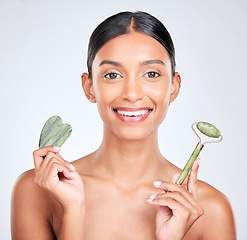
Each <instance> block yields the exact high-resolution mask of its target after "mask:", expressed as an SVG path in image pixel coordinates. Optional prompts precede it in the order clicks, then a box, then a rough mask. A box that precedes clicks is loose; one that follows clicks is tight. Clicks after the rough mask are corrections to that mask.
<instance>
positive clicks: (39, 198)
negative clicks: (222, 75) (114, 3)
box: [12, 12, 235, 240]
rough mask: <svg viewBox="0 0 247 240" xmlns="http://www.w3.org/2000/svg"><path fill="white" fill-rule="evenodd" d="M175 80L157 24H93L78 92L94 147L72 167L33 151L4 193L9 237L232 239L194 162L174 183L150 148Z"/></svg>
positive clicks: (229, 221) (224, 204) (165, 36)
mask: <svg viewBox="0 0 247 240" xmlns="http://www.w3.org/2000/svg"><path fill="white" fill-rule="evenodd" d="M180 82H181V79H180V74H179V73H178V72H175V51H174V47H173V43H172V40H171V37H170V35H169V33H168V32H167V30H166V28H165V27H164V26H163V24H162V23H161V22H160V21H159V20H157V19H156V18H154V17H153V16H151V15H149V14H147V13H143V12H137V13H131V12H123V13H119V14H117V15H114V16H112V17H110V18H108V19H106V20H105V21H104V22H103V23H101V24H100V25H99V26H98V27H97V28H96V30H95V31H94V32H93V34H92V36H91V38H90V43H89V50H88V73H83V75H82V86H83V89H84V92H85V95H86V97H87V98H88V99H89V101H91V102H92V103H96V104H97V107H98V111H99V114H100V116H101V118H102V121H103V123H104V125H103V127H104V136H103V140H102V143H101V145H100V147H99V148H98V149H97V150H96V151H95V152H93V153H91V154H90V155H88V156H85V157H82V158H80V159H78V160H76V161H74V162H72V164H73V165H72V164H70V163H68V162H67V161H65V160H64V159H63V158H62V156H61V155H60V153H59V150H60V149H59V148H58V147H56V146H50V147H44V148H41V149H39V150H36V151H34V154H33V156H34V164H35V169H33V170H30V171H28V172H25V173H24V174H23V175H21V176H20V178H19V179H18V181H17V183H16V186H15V188H14V190H13V197H12V237H13V239H14V240H15V239H38V240H39V239H46V240H47V239H74V240H76V239H80V240H82V239H90V240H93V239H107V240H109V239H120V240H121V239H129V240H131V239H135V240H138V239H142V240H144V239H146V240H151V239H152V240H153V239H158V240H165V239H166V240H167V239H168V240H181V239H185V240H187V239H188V240H199V239H208V240H209V239H210V240H211V239H217V240H221V239H222V240H223V239H224V240H232V239H235V227H234V220H233V214H232V210H231V206H230V205H229V203H228V201H227V199H226V198H225V197H224V196H223V194H221V193H220V192H219V191H218V190H216V189H215V188H213V187H211V186H209V185H208V184H206V183H204V182H201V181H198V180H197V171H198V168H199V161H198V160H197V161H195V163H194V165H193V167H192V170H191V173H190V175H189V177H188V179H186V180H185V181H184V183H183V185H182V186H180V185H177V184H175V182H176V180H177V178H178V175H179V173H180V172H181V170H180V169H179V168H177V167H176V166H174V165H173V164H172V163H170V162H169V161H168V160H167V159H165V158H164V157H163V156H162V154H161V153H160V151H159V146H158V127H159V125H160V123H161V122H162V121H163V120H164V118H165V116H166V113H167V111H168V108H169V104H170V103H171V102H173V101H174V100H175V99H176V97H177V95H178V93H179V89H180ZM33 179H34V181H33Z"/></svg>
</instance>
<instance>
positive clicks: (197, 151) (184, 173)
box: [176, 142, 204, 185]
mask: <svg viewBox="0 0 247 240" xmlns="http://www.w3.org/2000/svg"><path fill="white" fill-rule="evenodd" d="M203 146H204V145H203V144H202V143H200V142H199V143H198V144H197V145H196V147H195V149H194V151H193V153H192V154H191V156H190V158H189V160H188V161H187V163H186V165H185V166H184V169H183V171H182V172H181V174H180V176H179V178H178V180H177V181H176V184H179V185H182V183H183V182H184V180H185V178H186V177H187V175H188V174H189V172H190V169H191V168H192V166H193V163H194V162H195V160H196V158H197V157H198V155H199V154H200V152H201V150H202V148H203Z"/></svg>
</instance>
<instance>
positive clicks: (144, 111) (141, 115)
mask: <svg viewBox="0 0 247 240" xmlns="http://www.w3.org/2000/svg"><path fill="white" fill-rule="evenodd" d="M114 112H115V113H116V115H117V117H118V118H119V119H120V120H121V121H123V122H126V123H139V122H142V121H144V120H145V119H146V118H147V117H148V116H149V114H150V113H151V112H152V109H150V108H123V107H121V108H116V109H114Z"/></svg>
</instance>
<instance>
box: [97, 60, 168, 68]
mask: <svg viewBox="0 0 247 240" xmlns="http://www.w3.org/2000/svg"><path fill="white" fill-rule="evenodd" d="M104 64H110V65H114V66H117V67H122V64H121V63H119V62H116V61H112V60H103V61H102V62H100V64H99V66H102V65H104ZM149 64H160V65H163V66H165V63H164V62H163V61H162V60H159V59H153V60H145V61H143V62H141V64H140V65H141V66H142V65H149Z"/></svg>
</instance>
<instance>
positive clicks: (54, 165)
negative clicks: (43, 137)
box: [11, 147, 84, 240]
mask: <svg viewBox="0 0 247 240" xmlns="http://www.w3.org/2000/svg"><path fill="white" fill-rule="evenodd" d="M58 151H59V150H57V149H56V148H53V147H45V148H43V149H39V150H37V151H35V152H34V164H35V171H32V172H31V173H30V172H29V173H25V174H24V175H22V176H21V177H20V178H19V180H18V181H17V183H16V185H15V187H14V189H13V196H12V220H11V221H12V237H13V239H17V240H18V239H25V240H26V239H27V240H28V239H30V240H31V239H37V240H42V239H46V240H47V239H56V238H55V236H54V233H53V230H52V227H51V224H50V223H51V219H50V218H51V206H50V205H49V204H50V203H51V201H52V200H53V201H54V200H55V201H57V202H58V203H59V204H60V205H61V206H62V209H63V217H62V221H61V227H60V229H59V232H58V236H57V239H58V240H67V239H75V240H76V239H80V240H83V235H84V188H83V182H82V180H81V177H80V175H79V174H78V173H77V172H76V171H75V169H74V168H73V166H71V165H70V164H69V163H68V162H66V161H65V160H64V159H63V158H62V157H61V155H60V154H59V153H58Z"/></svg>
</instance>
